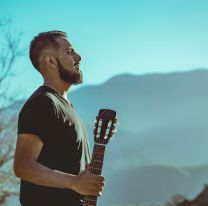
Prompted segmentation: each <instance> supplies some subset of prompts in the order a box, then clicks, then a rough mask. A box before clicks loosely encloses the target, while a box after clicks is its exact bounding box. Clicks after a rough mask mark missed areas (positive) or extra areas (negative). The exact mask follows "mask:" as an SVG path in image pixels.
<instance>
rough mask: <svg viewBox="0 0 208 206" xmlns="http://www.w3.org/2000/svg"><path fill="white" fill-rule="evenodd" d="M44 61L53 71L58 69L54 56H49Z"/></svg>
mask: <svg viewBox="0 0 208 206" xmlns="http://www.w3.org/2000/svg"><path fill="white" fill-rule="evenodd" d="M44 60H45V63H46V65H48V66H49V67H52V68H53V69H56V68H57V60H56V58H55V57H54V56H52V55H49V54H47V55H46V56H45V57H44Z"/></svg>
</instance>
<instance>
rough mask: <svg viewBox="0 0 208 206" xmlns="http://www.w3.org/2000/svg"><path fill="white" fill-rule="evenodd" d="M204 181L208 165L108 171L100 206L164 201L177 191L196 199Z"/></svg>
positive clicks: (207, 175) (206, 180) (154, 166)
mask: <svg viewBox="0 0 208 206" xmlns="http://www.w3.org/2000/svg"><path fill="white" fill-rule="evenodd" d="M205 183H208V165H204V166H201V167H171V166H165V165H148V166H140V167H131V168H128V169H124V170H120V171H118V172H116V173H112V174H108V176H107V177H106V186H105V190H104V192H103V197H102V198H101V199H100V200H99V205H100V206H104V205H109V206H110V205H113V204H115V205H119V204H123V205H124V204H127V203H137V202H143V203H155V202H161V203H164V202H166V201H167V200H169V199H170V198H171V197H172V196H173V195H176V194H181V195H185V196H186V197H188V198H189V199H193V198H194V197H196V196H197V194H198V193H200V192H201V190H202V189H203V187H204V184H205Z"/></svg>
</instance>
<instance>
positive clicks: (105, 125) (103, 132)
mask: <svg viewBox="0 0 208 206" xmlns="http://www.w3.org/2000/svg"><path fill="white" fill-rule="evenodd" d="M116 124H118V122H117V119H116V112H115V111H113V110H110V109H100V111H99V113H98V116H97V117H96V121H95V129H94V141H95V143H99V144H107V143H108V141H109V140H110V139H113V136H114V134H115V132H116V129H115V127H116Z"/></svg>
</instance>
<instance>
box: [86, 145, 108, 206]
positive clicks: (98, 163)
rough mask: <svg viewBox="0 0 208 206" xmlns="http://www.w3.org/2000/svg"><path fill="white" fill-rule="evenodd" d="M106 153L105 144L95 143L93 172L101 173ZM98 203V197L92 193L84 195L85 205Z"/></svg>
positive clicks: (91, 205)
mask: <svg viewBox="0 0 208 206" xmlns="http://www.w3.org/2000/svg"><path fill="white" fill-rule="evenodd" d="M104 154H105V145H102V144H96V143H95V144H94V148H93V153H92V160H91V163H90V169H89V170H90V172H91V173H93V174H97V175H101V173H102V167H103V160H104ZM96 204H97V197H95V196H91V195H86V196H85V197H84V203H83V206H96Z"/></svg>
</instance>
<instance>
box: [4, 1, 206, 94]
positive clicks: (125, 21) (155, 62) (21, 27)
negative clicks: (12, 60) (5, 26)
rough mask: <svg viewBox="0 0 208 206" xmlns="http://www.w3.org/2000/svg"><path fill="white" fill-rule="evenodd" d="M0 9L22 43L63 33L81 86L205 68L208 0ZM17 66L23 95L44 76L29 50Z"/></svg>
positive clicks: (7, 5)
mask: <svg viewBox="0 0 208 206" xmlns="http://www.w3.org/2000/svg"><path fill="white" fill-rule="evenodd" d="M0 8H1V14H0V17H1V18H4V17H8V16H10V17H12V19H13V22H12V27H13V29H14V31H22V33H23V35H22V39H21V43H20V45H21V46H22V47H25V48H28V46H29V44H30V41H31V40H32V38H33V37H34V36H35V35H37V34H38V33H39V32H43V31H49V30H62V31H65V32H67V33H68V39H69V41H70V42H71V44H72V45H73V46H74V48H75V50H76V51H77V52H78V53H79V54H80V55H81V57H82V61H81V69H82V71H83V74H84V84H83V85H81V86H86V85H89V84H100V83H102V82H105V81H106V80H108V79H109V78H111V77H113V76H115V75H118V74H121V73H132V74H147V73H166V72H173V71H186V70H192V69H197V68H208V60H207V59H208V58H207V54H208V1H207V0H197V1H196V0H105V1H98V0H88V1H86V0H76V1H75V0H74V1H71V0H59V1H54V0H35V1H28V0H0ZM14 35H15V32H14ZM20 68H23V69H24V72H22V73H21V75H20V76H19V77H18V78H17V77H16V79H15V81H14V83H13V85H14V86H17V85H19V84H20V85H21V87H22V88H24V93H23V95H24V96H25V97H27V96H28V95H29V94H30V93H31V92H32V91H34V90H35V89H36V88H37V87H38V86H39V85H41V84H42V78H41V76H40V75H39V74H38V73H37V71H36V70H35V69H34V68H33V67H32V65H31V63H30V60H29V57H28V51H27V52H26V55H25V56H24V57H22V58H21V59H19V60H18V61H17V63H16V64H15V69H20ZM79 87H80V86H78V87H77V86H76V87H74V88H79Z"/></svg>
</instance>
